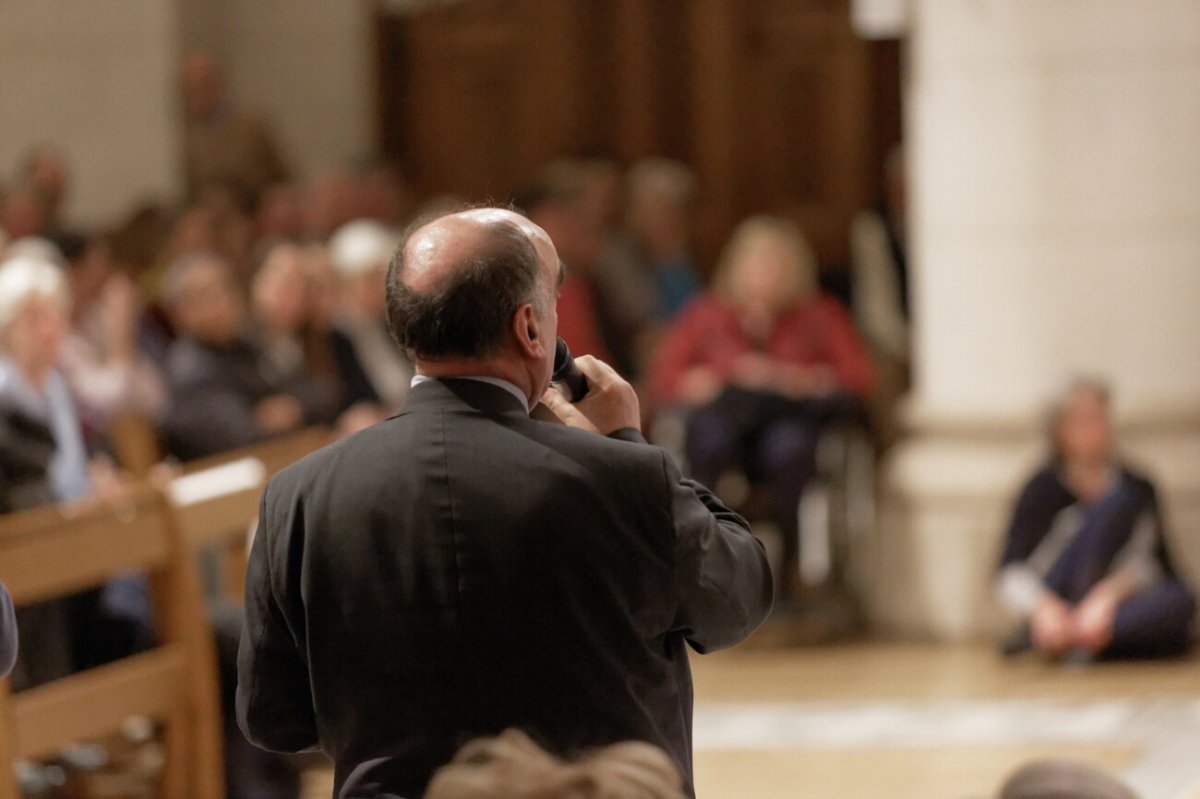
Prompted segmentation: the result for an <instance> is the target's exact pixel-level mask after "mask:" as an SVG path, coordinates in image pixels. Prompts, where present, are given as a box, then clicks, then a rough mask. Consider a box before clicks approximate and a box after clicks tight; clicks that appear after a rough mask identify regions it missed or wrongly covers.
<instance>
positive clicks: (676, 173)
mask: <svg viewBox="0 0 1200 799" xmlns="http://www.w3.org/2000/svg"><path fill="white" fill-rule="evenodd" d="M626 180H627V184H628V202H627V206H626V217H625V229H624V231H623V232H622V233H620V234H619V235H617V236H616V237H615V238H614V239H613V240H612V242H611V244H610V245H609V247H608V249H607V250H606V252H605V254H604V259H603V262H602V264H601V268H600V269H599V270H597V278H596V283H597V289H598V293H599V296H600V298H601V306H602V308H603V309H604V313H603V315H604V318H605V319H607V320H608V322H609V329H610V330H611V338H612V341H613V346H614V350H615V351H616V352H617V353H618V354H619V359H620V360H623V362H624V365H625V366H626V368H627V370H629V371H631V372H633V373H634V374H638V373H640V372H641V371H643V369H644V367H645V365H646V364H647V363H648V361H649V358H650V353H652V352H653V350H654V347H655V345H656V344H657V339H658V336H659V335H660V334H661V332H662V329H663V327H664V326H665V325H666V324H667V323H669V322H670V321H671V320H672V319H674V318H675V316H676V315H677V314H678V313H679V311H680V310H681V309H682V308H683V306H684V305H685V304H686V303H687V301H688V300H690V299H691V298H692V297H693V296H694V295H695V294H696V293H697V292H699V290H700V277H699V274H698V270H697V269H696V264H695V262H694V261H693V259H692V254H691V208H692V203H693V201H694V199H695V193H696V178H695V176H694V175H693V174H692V173H691V170H689V169H688V168H687V167H685V166H684V165H683V164H681V163H679V162H678V161H670V160H667V159H662V158H652V159H647V160H645V161H641V162H639V163H637V164H635V165H634V167H633V169H631V170H630V172H629V175H628V177H627V179H626Z"/></svg>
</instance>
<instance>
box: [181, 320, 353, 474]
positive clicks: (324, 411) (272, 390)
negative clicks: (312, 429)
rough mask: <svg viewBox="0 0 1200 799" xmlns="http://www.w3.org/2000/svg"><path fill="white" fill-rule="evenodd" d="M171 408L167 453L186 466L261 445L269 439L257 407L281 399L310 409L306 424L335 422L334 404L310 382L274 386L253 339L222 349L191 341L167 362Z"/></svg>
mask: <svg viewBox="0 0 1200 799" xmlns="http://www.w3.org/2000/svg"><path fill="white" fill-rule="evenodd" d="M167 382H168V385H169V387H170V402H169V404H168V410H167V416H166V418H165V419H164V421H163V435H164V438H165V439H166V443H167V449H168V450H170V451H171V453H172V454H173V455H175V456H177V457H179V458H180V459H182V460H190V459H192V458H201V457H204V456H207V455H214V454H217V453H220V452H225V451H227V450H231V449H237V448H239V447H246V446H250V445H251V444H255V443H257V442H259V441H261V440H263V439H264V438H266V437H267V435H266V434H265V433H264V432H263V431H262V429H260V428H259V426H258V423H257V422H256V421H255V417H254V411H255V406H256V405H257V404H258V402H259V401H261V400H264V399H266V398H267V397H270V396H272V395H275V394H289V395H291V396H293V397H295V398H296V399H297V400H299V402H300V405H301V406H302V407H303V409H304V422H305V423H306V424H318V423H324V422H328V421H330V418H329V416H330V415H331V414H330V412H331V410H332V404H331V403H330V402H329V398H328V397H326V396H325V395H324V394H323V393H322V392H321V391H320V389H319V387H317V386H316V384H315V383H313V382H312V381H309V380H307V379H296V380H288V381H273V380H270V379H268V377H267V376H266V373H265V370H264V369H263V364H262V362H261V351H260V350H259V349H258V347H257V346H256V345H255V344H254V342H253V341H252V340H250V339H248V338H243V339H241V340H239V341H238V342H237V343H235V344H233V345H232V346H229V347H217V346H213V345H210V344H206V343H204V342H202V341H199V340H197V339H195V338H192V337H187V336H185V337H184V338H181V339H178V340H177V341H176V342H175V343H174V344H172V345H171V350H170V353H169V355H168V357H167Z"/></svg>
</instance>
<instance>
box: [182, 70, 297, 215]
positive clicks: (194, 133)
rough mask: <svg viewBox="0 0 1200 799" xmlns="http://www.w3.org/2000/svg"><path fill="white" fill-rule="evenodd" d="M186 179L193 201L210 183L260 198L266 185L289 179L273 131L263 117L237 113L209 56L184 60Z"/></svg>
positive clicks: (221, 77)
mask: <svg viewBox="0 0 1200 799" xmlns="http://www.w3.org/2000/svg"><path fill="white" fill-rule="evenodd" d="M180 78H181V88H182V92H183V108H184V133H183V150H184V177H185V179H186V181H187V188H188V194H189V196H192V197H195V196H196V195H197V194H198V193H199V191H200V189H201V188H202V187H203V186H205V185H206V184H208V183H227V184H232V185H235V186H237V187H238V188H239V189H240V190H241V191H243V192H244V193H245V194H246V196H248V197H250V198H257V197H258V195H259V194H260V193H261V192H262V190H263V189H265V188H266V187H267V186H269V185H271V184H272V183H275V182H278V181H280V180H283V179H285V178H286V177H287V176H288V168H287V164H286V162H285V160H284V158H283V155H282V153H281V151H280V148H279V144H278V142H277V140H276V137H275V134H274V132H273V131H272V130H271V128H270V127H269V126H268V125H267V124H266V123H265V122H264V121H263V120H262V119H260V118H259V117H257V116H255V115H253V114H250V113H246V112H244V111H241V110H239V109H238V108H236V107H235V106H234V105H233V103H232V102H231V101H230V99H229V96H228V93H227V91H226V88H225V78H224V76H223V75H222V74H221V70H220V68H219V67H218V66H217V64H216V62H215V61H214V60H213V58H212V57H211V56H210V55H208V54H207V53H203V52H199V51H197V52H193V53H191V54H189V55H188V56H187V57H186V58H185V59H184V61H183V66H182V69H181V75H180Z"/></svg>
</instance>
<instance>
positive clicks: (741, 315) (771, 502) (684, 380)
mask: <svg viewBox="0 0 1200 799" xmlns="http://www.w3.org/2000/svg"><path fill="white" fill-rule="evenodd" d="M653 380H654V386H655V388H656V395H657V398H658V400H659V401H660V402H661V403H664V404H667V405H674V406H677V407H683V408H686V409H687V410H688V418H687V427H686V434H685V442H684V443H685V449H686V453H687V459H688V464H689V467H690V470H691V473H692V475H693V476H694V477H695V478H696V479H697V480H699V481H700V482H701V483H703V484H704V485H718V480H719V479H720V478H721V476H722V475H724V474H726V473H727V472H730V471H734V470H736V471H740V472H742V473H744V474H745V475H746V476H747V477H749V479H750V481H751V482H752V483H753V484H761V485H762V487H763V488H765V493H766V499H767V505H768V506H769V514H770V518H771V520H772V522H774V524H775V525H776V526H777V527H778V529H779V531H780V534H781V536H782V540H783V548H784V553H783V554H784V559H785V560H784V562H785V563H787V564H789V568H791V566H790V564H793V563H794V562H795V561H796V557H797V555H798V551H799V529H798V526H799V522H798V520H797V517H798V514H797V506H798V504H799V500H800V496H801V494H802V492H803V490H804V486H805V484H806V482H807V481H808V480H809V478H810V477H811V476H812V474H813V472H814V470H815V468H816V460H815V459H816V444H817V435H818V432H819V430H820V427H821V425H822V424H823V423H824V422H825V421H826V420H827V419H829V418H832V417H836V416H838V415H841V414H843V413H849V412H852V411H853V409H854V408H855V407H856V406H857V404H858V402H859V401H860V400H861V399H862V398H864V397H865V396H866V395H867V394H868V392H869V391H870V389H871V380H872V376H871V365H870V363H869V361H868V358H867V355H866V351H865V349H864V347H863V345H862V343H861V341H860V340H859V338H858V334H857V332H856V331H855V329H854V325H853V324H852V323H851V321H850V317H849V314H848V313H847V312H846V311H845V309H844V308H842V306H841V305H840V304H839V303H838V302H837V301H836V300H835V299H833V298H832V297H829V296H827V295H825V294H823V293H822V292H820V291H819V290H818V288H817V276H816V260H815V257H814V255H813V252H812V249H811V247H810V246H809V245H808V242H807V241H806V240H805V238H804V236H803V234H802V233H801V232H800V230H799V229H798V228H797V227H796V226H795V225H794V224H792V223H791V222H788V221H786V220H783V219H779V218H775V217H753V218H751V219H749V220H747V221H745V222H743V223H742V224H741V225H740V226H739V227H738V228H737V230H736V231H734V233H733V236H732V237H731V238H730V240H729V243H728V244H727V245H726V248H725V251H724V253H723V255H722V256H721V260H720V263H719V265H718V267H717V274H716V283H715V286H714V289H713V290H712V291H710V292H708V293H706V294H703V295H701V296H699V297H697V298H696V299H694V300H693V301H692V302H691V303H689V304H688V306H687V307H686V308H685V309H684V310H683V312H682V313H681V314H680V316H679V318H678V319H677V320H676V322H675V323H674V324H673V325H672V326H671V327H670V329H669V330H668V331H667V333H666V335H665V336H664V338H663V341H662V345H661V347H660V349H659V351H658V354H657V358H656V360H655V362H654V369H653ZM792 571H794V569H793V570H792ZM792 579H794V575H793V574H791V573H789V574H788V575H787V576H786V577H784V578H782V579H780V580H778V581H777V583H779V584H781V588H782V589H784V590H786V589H787V587H788V583H789V582H790V581H791V580H792Z"/></svg>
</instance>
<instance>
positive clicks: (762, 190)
mask: <svg viewBox="0 0 1200 799" xmlns="http://www.w3.org/2000/svg"><path fill="white" fill-rule="evenodd" d="M379 31H380V35H379V52H380V59H379V63H380V70H381V75H380V77H381V80H380V86H381V90H382V95H381V98H380V109H381V114H380V135H381V141H382V143H383V147H384V149H385V151H386V152H387V154H388V155H390V156H394V157H397V158H399V159H401V160H402V161H403V162H404V163H406V164H407V165H408V167H409V169H410V170H411V172H412V173H413V175H414V178H415V179H416V181H417V182H418V185H420V186H421V187H422V189H423V190H424V192H425V193H426V194H428V195H435V194H453V195H456V196H459V197H462V198H463V199H466V200H472V201H474V200H482V199H493V200H502V199H506V198H507V197H508V196H509V195H510V194H511V192H512V191H514V190H515V189H517V188H519V186H520V185H521V184H522V182H524V181H526V180H528V179H529V178H530V177H531V176H532V175H533V174H534V173H535V172H536V170H537V169H538V167H539V166H541V165H542V164H544V163H546V162H547V161H549V160H551V159H553V158H556V157H562V156H569V155H576V154H581V153H608V154H611V155H613V156H616V157H617V158H618V159H620V160H622V161H624V162H626V163H628V162H632V161H633V160H636V159H637V158H640V157H644V156H648V155H666V156H670V157H674V158H678V159H680V160H682V161H684V162H686V163H689V164H691V165H692V166H693V167H694V168H695V170H696V172H697V174H698V176H699V178H700V182H701V189H702V195H701V203H700V207H699V208H698V213H697V237H698V240H699V243H700V245H701V251H702V255H703V256H705V257H706V260H708V261H711V259H712V257H713V256H714V255H715V253H716V251H717V249H718V248H719V246H720V244H721V242H722V241H723V240H724V239H725V237H726V236H727V235H728V233H729V231H730V230H731V229H732V227H733V226H734V225H735V224H736V222H737V221H738V220H739V219H741V218H742V217H744V216H746V215H748V214H750V213H754V212H761V211H769V212H776V213H784V214H786V215H788V216H791V217H793V218H795V219H796V220H797V221H799V222H800V223H801V224H802V225H803V227H804V228H805V230H806V231H807V233H808V234H809V236H810V237H811V238H812V240H813V242H814V244H815V245H816V247H817V250H818V253H819V255H820V257H821V259H822V261H823V262H825V263H827V264H839V263H842V262H844V260H845V258H846V250H847V245H846V236H847V231H848V228H849V223H850V220H851V218H852V217H853V214H854V213H855V211H857V210H858V209H859V208H861V207H862V206H863V205H864V204H866V203H868V202H870V201H871V199H872V198H873V195H874V187H875V185H876V175H875V173H874V168H875V166H876V165H878V163H879V162H880V160H881V156H880V154H879V152H878V150H879V148H880V147H881V146H886V144H887V143H890V140H893V139H894V137H895V136H897V135H898V130H889V131H887V132H885V133H883V134H882V135H881V134H880V132H879V115H878V114H877V113H875V111H874V105H873V103H874V101H875V99H876V98H877V97H878V95H879V87H878V80H877V78H878V75H877V71H873V67H872V65H876V64H878V63H880V59H878V58H877V57H875V56H874V55H873V51H872V49H871V46H869V45H868V44H867V43H865V42H863V41H861V40H859V39H858V38H856V37H855V35H854V33H853V31H852V30H851V28H850V15H849V10H848V3H847V0H461V2H458V3H454V4H450V5H447V6H436V5H435V6H433V7H430V8H428V9H427V10H425V11H422V12H418V13H413V14H408V15H404V16H395V15H388V14H384V13H382V12H381V14H380V25H379ZM883 63H885V64H888V65H890V64H891V63H892V62H891V61H887V60H885V61H884V62H883ZM892 78H893V79H898V77H897V76H894V75H893V76H892ZM889 91H890V88H889ZM885 122H886V124H887V125H889V126H890V127H891V128H892V129H895V128H898V119H895V120H893V119H887V120H885ZM881 142H882V144H881Z"/></svg>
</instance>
